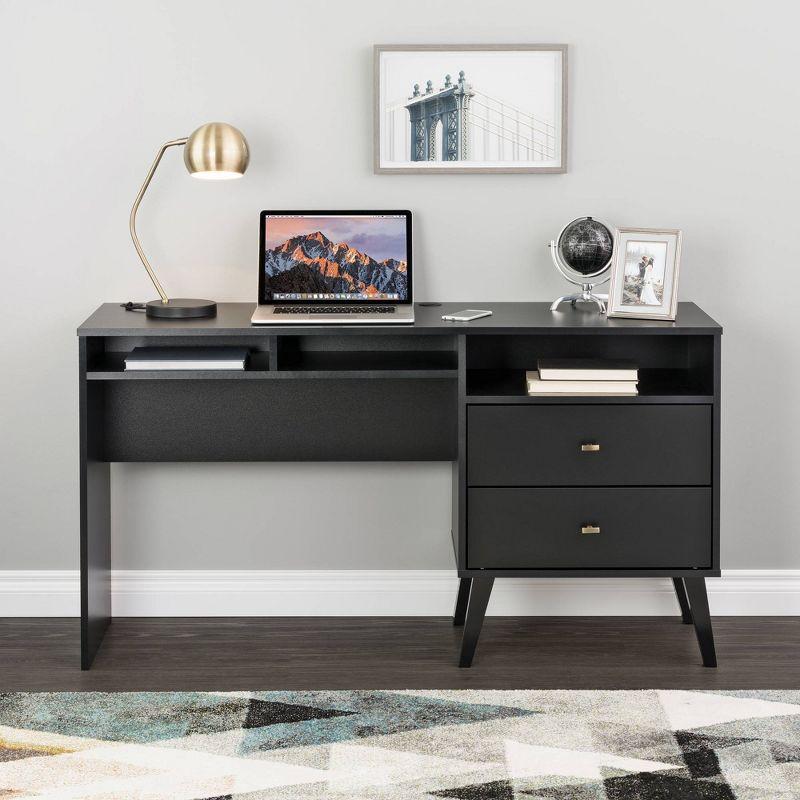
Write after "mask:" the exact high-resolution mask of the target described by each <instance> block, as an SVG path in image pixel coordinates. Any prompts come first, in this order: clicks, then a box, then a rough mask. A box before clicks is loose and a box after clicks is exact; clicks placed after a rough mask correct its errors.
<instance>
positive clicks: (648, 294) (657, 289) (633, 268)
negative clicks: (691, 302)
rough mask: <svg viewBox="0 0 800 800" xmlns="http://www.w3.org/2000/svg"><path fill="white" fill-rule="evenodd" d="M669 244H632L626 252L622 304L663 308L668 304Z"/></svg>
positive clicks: (633, 242)
mask: <svg viewBox="0 0 800 800" xmlns="http://www.w3.org/2000/svg"><path fill="white" fill-rule="evenodd" d="M666 263H667V243H666V242H637V241H629V242H628V246H627V248H626V250H625V280H624V283H623V288H622V304H623V305H626V306H660V305H661V303H662V302H663V301H664V271H665V268H666Z"/></svg>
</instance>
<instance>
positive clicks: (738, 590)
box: [0, 570, 800, 617]
mask: <svg viewBox="0 0 800 800" xmlns="http://www.w3.org/2000/svg"><path fill="white" fill-rule="evenodd" d="M111 585H112V610H113V614H114V615H115V616H119V617H168V616H180V617H183V616H185V617H205V616H211V617H213V616H220V617H229V616H446V615H449V614H450V613H452V610H453V603H454V600H455V593H456V588H457V585H458V584H457V579H456V577H455V572H454V571H452V570H320V571H306V570H274V571H269V570H135V571H127V570H118V571H114V572H112V581H111ZM708 592H709V603H710V606H711V613H712V614H716V615H723V616H724V615H765V616H774V615H798V616H800V570H726V571H724V573H723V577H721V578H709V579H708ZM79 613H80V591H79V582H78V572H77V570H6V571H0V617H72V616H77V615H78V614H79ZM488 613H489V614H491V615H495V616H517V615H519V616H552V615H556V616H560V615H563V616H570V615H580V616H584V615H586V616H631V615H635V616H651V615H653V616H660V615H674V614H677V613H678V606H677V603H676V601H675V596H674V594H673V591H672V584H671V582H670V581H669V580H667V579H665V578H542V579H537V578H506V579H504V580H498V581H496V582H495V585H494V591H493V593H492V599H491V602H490V603H489V610H488Z"/></svg>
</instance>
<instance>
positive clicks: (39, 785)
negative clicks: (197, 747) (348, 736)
mask: <svg viewBox="0 0 800 800" xmlns="http://www.w3.org/2000/svg"><path fill="white" fill-rule="evenodd" d="M34 761H42V762H43V763H42V765H41V769H40V770H36V769H34V768H33V767H34V765H33V763H32V762H34ZM327 778H328V773H327V771H325V770H317V769H310V768H307V767H298V766H294V765H291V764H281V763H276V762H270V761H262V760H251V759H246V758H235V757H230V756H222V755H215V754H213V753H206V752H196V751H191V750H173V749H171V748H167V747H151V746H148V745H140V744H107V745H106V746H105V747H97V748H93V749H89V750H82V751H80V752H78V753H69V754H66V755H56V756H48V757H47V758H46V759H21V760H18V761H11V762H6V763H3V764H0V785H4V786H9V787H13V788H17V789H18V790H22V791H25V790H27V791H31V792H32V794H34V795H35V794H36V793H37V792H41V791H42V790H44V789H47V793H46V797H47V798H48V800H68V799H69V798H81V800H89V798H93V797H97V798H101V797H103V798H105V797H109V796H111V795H113V796H118V797H147V798H148V800H194V798H197V797H212V796H217V795H223V794H236V793H246V792H256V791H259V790H264V789H271V788H277V787H283V786H292V785H296V784H311V783H324V782H325V781H326V780H327ZM15 796H16V795H15ZM37 796H38V795H37Z"/></svg>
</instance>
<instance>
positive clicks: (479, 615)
mask: <svg viewBox="0 0 800 800" xmlns="http://www.w3.org/2000/svg"><path fill="white" fill-rule="evenodd" d="M493 585H494V578H474V579H473V580H472V591H471V592H470V594H469V605H468V607H467V619H466V622H465V623H464V637H463V638H462V640H461V658H460V659H459V662H458V666H459V667H470V666H472V657H473V656H474V655H475V647H476V646H477V644H478V637H479V636H480V635H481V628H482V627H483V617H484V615H485V614H486V606H487V605H488V604H489V597H490V596H491V594H492V586H493Z"/></svg>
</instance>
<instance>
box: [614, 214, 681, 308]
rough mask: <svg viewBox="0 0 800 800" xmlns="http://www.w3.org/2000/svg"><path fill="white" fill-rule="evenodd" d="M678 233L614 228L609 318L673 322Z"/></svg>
mask: <svg viewBox="0 0 800 800" xmlns="http://www.w3.org/2000/svg"><path fill="white" fill-rule="evenodd" d="M681 239H682V234H681V231H679V230H677V229H673V228H617V229H616V230H615V232H614V254H613V257H612V265H611V284H610V286H609V291H608V312H607V314H608V316H609V317H630V318H634V319H658V320H670V321H673V322H674V320H675V315H676V313H677V310H678V271H679V268H680V260H681Z"/></svg>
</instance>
